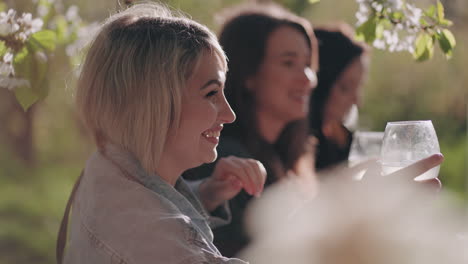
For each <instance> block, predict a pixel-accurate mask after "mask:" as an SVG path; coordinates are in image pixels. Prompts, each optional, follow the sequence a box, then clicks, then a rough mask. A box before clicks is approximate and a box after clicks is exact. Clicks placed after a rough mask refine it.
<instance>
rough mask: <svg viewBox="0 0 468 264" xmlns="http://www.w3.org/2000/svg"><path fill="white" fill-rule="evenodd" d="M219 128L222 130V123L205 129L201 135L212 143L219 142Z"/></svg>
mask: <svg viewBox="0 0 468 264" xmlns="http://www.w3.org/2000/svg"><path fill="white" fill-rule="evenodd" d="M221 130H223V126H222V125H218V126H215V127H214V128H212V129H209V130H206V131H204V132H203V133H202V136H203V137H204V138H205V139H206V140H207V141H209V142H211V143H213V144H218V143H219V136H220V135H221Z"/></svg>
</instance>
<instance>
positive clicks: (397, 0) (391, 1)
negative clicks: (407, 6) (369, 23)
mask: <svg viewBox="0 0 468 264" xmlns="http://www.w3.org/2000/svg"><path fill="white" fill-rule="evenodd" d="M387 3H388V5H389V7H390V8H391V9H392V10H393V11H397V10H401V8H402V7H403V1H402V0H387Z"/></svg>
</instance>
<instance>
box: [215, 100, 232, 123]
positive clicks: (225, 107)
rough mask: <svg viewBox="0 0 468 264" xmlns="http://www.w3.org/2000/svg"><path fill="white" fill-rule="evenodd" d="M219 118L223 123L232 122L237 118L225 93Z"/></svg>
mask: <svg viewBox="0 0 468 264" xmlns="http://www.w3.org/2000/svg"><path fill="white" fill-rule="evenodd" d="M219 119H220V120H221V122H222V123H232V122H234V120H236V114H235V113H234V111H233V110H232V108H231V106H230V105H229V103H228V101H227V99H226V96H224V95H223V100H222V102H221V106H220V112H219Z"/></svg>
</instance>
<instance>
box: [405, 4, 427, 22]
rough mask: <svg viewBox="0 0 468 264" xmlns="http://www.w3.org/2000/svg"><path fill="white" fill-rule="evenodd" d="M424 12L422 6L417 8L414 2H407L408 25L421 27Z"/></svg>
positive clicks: (406, 15)
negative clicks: (420, 21)
mask: <svg viewBox="0 0 468 264" xmlns="http://www.w3.org/2000/svg"><path fill="white" fill-rule="evenodd" d="M422 13H423V12H422V10H421V9H420V8H417V7H415V6H414V5H412V4H406V9H405V11H404V14H405V17H406V18H407V19H408V22H409V25H408V26H414V27H419V25H420V23H419V20H420V19H421V16H422Z"/></svg>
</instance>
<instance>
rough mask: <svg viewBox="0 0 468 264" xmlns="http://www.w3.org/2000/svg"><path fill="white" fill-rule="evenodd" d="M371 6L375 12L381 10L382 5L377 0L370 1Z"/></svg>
mask: <svg viewBox="0 0 468 264" xmlns="http://www.w3.org/2000/svg"><path fill="white" fill-rule="evenodd" d="M371 6H372V8H373V9H374V10H375V11H377V12H382V10H383V5H382V4H381V3H378V2H372V4H371Z"/></svg>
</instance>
